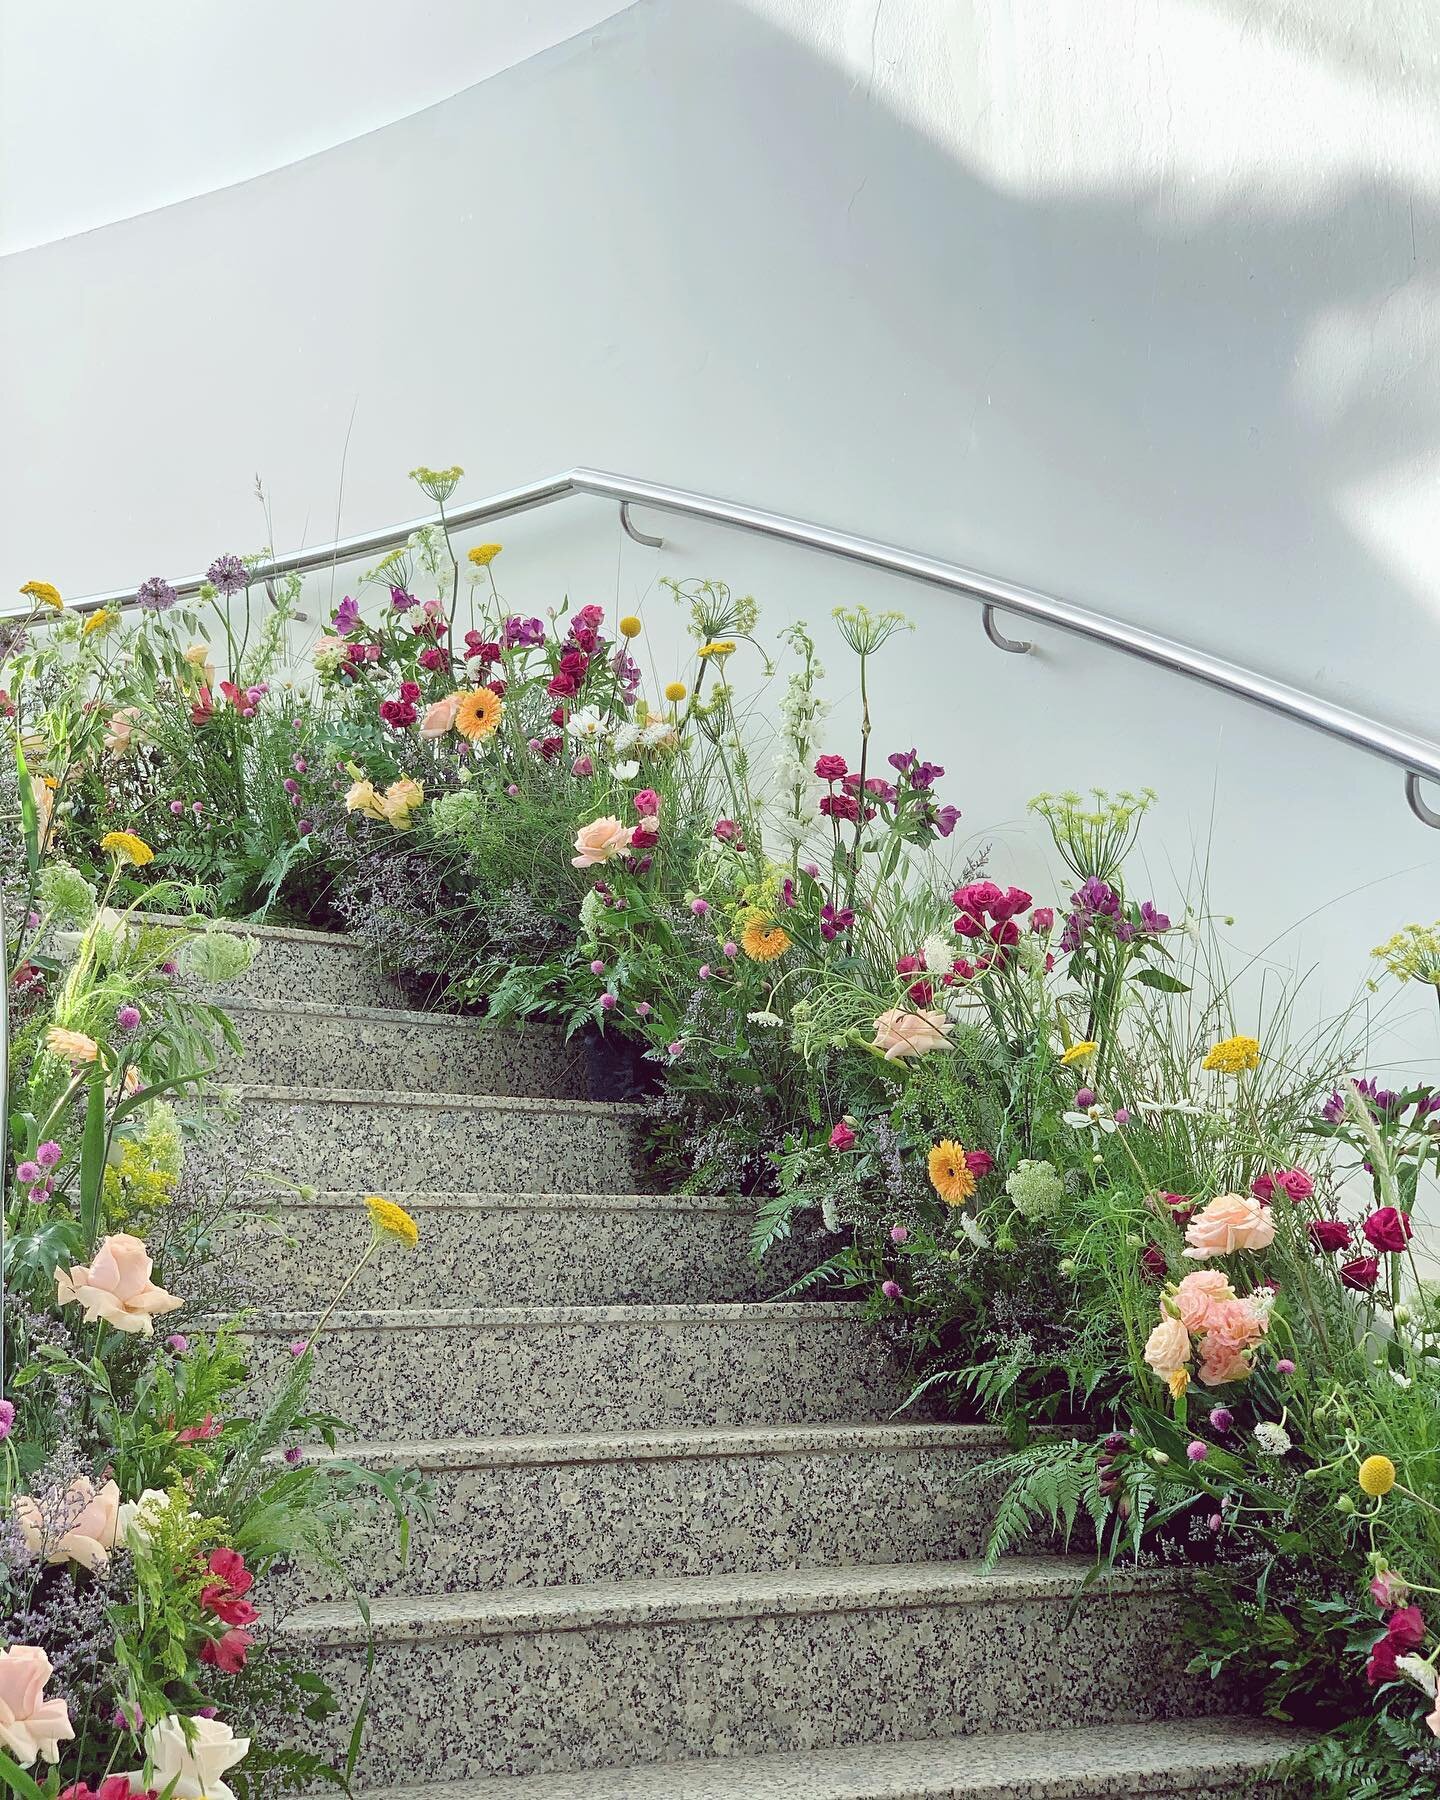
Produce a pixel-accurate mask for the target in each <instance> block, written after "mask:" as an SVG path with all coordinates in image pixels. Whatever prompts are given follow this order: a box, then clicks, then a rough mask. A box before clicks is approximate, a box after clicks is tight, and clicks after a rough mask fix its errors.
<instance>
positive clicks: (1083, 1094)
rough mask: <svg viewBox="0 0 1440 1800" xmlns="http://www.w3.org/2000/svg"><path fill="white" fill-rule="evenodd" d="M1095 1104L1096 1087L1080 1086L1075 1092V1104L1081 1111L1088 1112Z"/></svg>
mask: <svg viewBox="0 0 1440 1800" xmlns="http://www.w3.org/2000/svg"><path fill="white" fill-rule="evenodd" d="M1094 1104H1095V1090H1094V1088H1078V1089H1077V1090H1076V1093H1075V1106H1076V1109H1077V1110H1078V1111H1079V1112H1088V1111H1089V1110H1090V1108H1091V1107H1092V1106H1093V1105H1094Z"/></svg>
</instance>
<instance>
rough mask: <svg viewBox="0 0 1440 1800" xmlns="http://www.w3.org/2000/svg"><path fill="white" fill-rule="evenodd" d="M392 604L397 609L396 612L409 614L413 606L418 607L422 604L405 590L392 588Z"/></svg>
mask: <svg viewBox="0 0 1440 1800" xmlns="http://www.w3.org/2000/svg"><path fill="white" fill-rule="evenodd" d="M390 604H391V605H392V606H393V607H394V608H395V610H396V612H409V610H410V608H411V607H412V606H418V605H419V604H420V602H419V601H418V600H417V599H416V598H415V596H414V595H413V594H407V593H406V592H405V590H404V588H402V587H392V588H391V590H390Z"/></svg>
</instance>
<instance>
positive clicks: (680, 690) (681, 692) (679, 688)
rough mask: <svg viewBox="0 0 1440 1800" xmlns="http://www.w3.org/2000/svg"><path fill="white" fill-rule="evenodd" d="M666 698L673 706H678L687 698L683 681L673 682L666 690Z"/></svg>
mask: <svg viewBox="0 0 1440 1800" xmlns="http://www.w3.org/2000/svg"><path fill="white" fill-rule="evenodd" d="M665 698H666V699H667V700H668V701H670V702H671V704H672V705H676V706H678V705H679V703H680V702H681V701H682V700H683V699H684V698H685V683H684V682H683V681H672V682H671V683H670V685H669V686H668V687H667V688H666V689H665Z"/></svg>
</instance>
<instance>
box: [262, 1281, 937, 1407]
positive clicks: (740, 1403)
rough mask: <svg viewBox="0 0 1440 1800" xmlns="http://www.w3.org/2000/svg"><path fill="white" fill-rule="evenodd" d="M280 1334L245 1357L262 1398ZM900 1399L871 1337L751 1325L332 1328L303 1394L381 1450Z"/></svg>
mask: <svg viewBox="0 0 1440 1800" xmlns="http://www.w3.org/2000/svg"><path fill="white" fill-rule="evenodd" d="M444 1297H445V1296H443V1295H437V1298H444ZM807 1310H811V1311H816V1312H817V1313H818V1310H819V1309H818V1308H812V1309H807ZM283 1331H284V1335H283V1336H279V1335H275V1336H271V1335H269V1334H267V1335H266V1336H265V1337H264V1338H263V1339H262V1341H261V1342H260V1343H258V1344H257V1345H256V1348H255V1354H254V1358H253V1363H254V1368H255V1373H256V1376H257V1378H258V1380H259V1383H260V1385H261V1386H262V1387H265V1388H269V1387H271V1386H273V1384H274V1381H275V1379H276V1378H277V1375H279V1374H280V1373H282V1372H283V1369H284V1367H285V1366H286V1364H287V1361H288V1351H287V1349H286V1345H287V1344H288V1343H289V1341H290V1340H291V1338H292V1337H294V1336H295V1335H296V1333H295V1332H294V1331H293V1330H292V1329H291V1328H290V1327H289V1326H288V1325H287V1326H285V1327H284V1328H283ZM905 1393H906V1389H905V1387H904V1385H903V1384H902V1383H901V1382H900V1381H899V1380H898V1379H897V1376H896V1372H895V1370H894V1368H893V1365H892V1363H891V1361H890V1359H889V1357H888V1356H887V1354H886V1353H885V1351H884V1350H883V1348H882V1347H881V1345H880V1344H879V1342H878V1341H877V1339H876V1337H875V1334H874V1331H873V1328H871V1327H870V1326H867V1325H865V1324H863V1323H862V1322H859V1321H857V1322H856V1323H854V1324H851V1323H850V1322H849V1321H847V1320H839V1321H835V1322H830V1321H827V1320H825V1319H823V1318H820V1319H817V1321H816V1322H815V1323H813V1324H812V1323H809V1322H803V1323H801V1322H791V1321H788V1320H786V1321H782V1322H776V1323H770V1322H767V1321H764V1320H761V1319H758V1318H756V1317H754V1316H753V1315H745V1316H742V1317H740V1318H737V1319H735V1320H733V1321H727V1322H724V1323H709V1322H706V1323H699V1324H696V1323H657V1322H645V1323H639V1322H630V1321H627V1322H614V1321H608V1320H603V1319H592V1320H589V1321H587V1322H585V1323H583V1324H573V1325H566V1326H560V1325H554V1324H551V1325H470V1326H465V1327H451V1326H446V1325H443V1324H434V1325H430V1326H427V1327H425V1328H422V1329H418V1330H369V1329H355V1328H351V1327H348V1326H345V1327H341V1328H340V1329H338V1330H337V1329H336V1328H334V1327H333V1326H332V1327H330V1328H329V1329H327V1331H326V1333H325V1337H324V1339H323V1341H322V1343H321V1344H320V1346H319V1349H318V1351H317V1367H316V1370H315V1374H314V1378H313V1380H312V1383H311V1389H310V1394H311V1400H312V1402H313V1403H314V1404H316V1405H318V1406H321V1407H326V1408H330V1409H333V1410H334V1411H335V1412H337V1413H339V1414H340V1415H341V1416H342V1417H343V1418H345V1419H346V1420H348V1421H349V1423H350V1424H351V1425H352V1426H353V1427H354V1428H355V1430H356V1431H357V1432H358V1433H359V1434H360V1435H361V1436H368V1437H372V1438H382V1439H397V1438H398V1439H405V1438H440V1437H514V1436H524V1435H527V1434H542V1435H545V1434H551V1433H555V1432H567V1431H589V1432H597V1431H638V1430H645V1429H649V1430H665V1429H667V1428H670V1427H675V1426H701V1425H717V1426H728V1425H801V1424H813V1423H821V1422H825V1423H838V1422H841V1421H844V1420H850V1419H866V1418H869V1419H879V1418H884V1417H885V1416H886V1415H887V1414H888V1413H889V1412H891V1411H892V1410H893V1409H894V1408H895V1407H896V1406H898V1405H899V1404H900V1403H901V1401H902V1400H903V1399H904V1398H905Z"/></svg>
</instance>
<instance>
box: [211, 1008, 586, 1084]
mask: <svg viewBox="0 0 1440 1800" xmlns="http://www.w3.org/2000/svg"><path fill="white" fill-rule="evenodd" d="M309 997H310V996H309V995H308V993H305V992H304V991H303V990H302V991H300V992H297V994H296V995H295V998H297V999H308V998H309ZM233 1019H234V1024H235V1029H236V1030H237V1031H238V1032H239V1034H240V1036H241V1038H242V1039H243V1040H244V1045H245V1048H244V1051H243V1053H242V1054H240V1055H238V1056H237V1055H235V1054H233V1053H230V1054H228V1055H227V1056H226V1058H225V1061H224V1064H223V1065H222V1069H221V1074H222V1078H223V1079H224V1080H226V1081H236V1082H246V1081H249V1082H255V1083H259V1084H263V1085H270V1086H275V1085H286V1086H293V1087H321V1088H328V1087H349V1086H352V1085H355V1084H357V1083H358V1084H359V1085H360V1086H366V1087H403V1088H408V1089H411V1090H413V1091H415V1092H418V1093H426V1092H433V1093H439V1094H516V1095H520V1096H522V1097H528V1098H530V1099H537V1100H538V1099H560V1100H566V1099H574V1100H588V1099H591V1098H599V1097H600V1096H598V1095H593V1094H592V1086H591V1081H590V1070H589V1063H588V1059H587V1057H586V1053H585V1049H584V1046H583V1044H581V1043H579V1042H576V1041H572V1042H571V1043H570V1044H568V1045H567V1044H566V1042H565V1040H564V1038H563V1037H562V1036H561V1035H560V1033H559V1032H551V1031H545V1030H534V1031H529V1030H527V1031H524V1032H519V1031H514V1032H506V1033H504V1034H503V1035H502V1034H500V1033H498V1032H487V1031H483V1030H482V1029H481V1028H480V1026H479V1025H478V1023H475V1024H466V1025H457V1024H454V1023H453V1022H451V1021H450V1020H448V1019H446V1018H443V1017H440V1018H437V1019H436V1020H435V1021H434V1022H433V1023H431V1022H426V1023H423V1024H422V1023H421V1022H419V1021H417V1020H411V1019H405V1018H395V1019H384V1018H380V1019H377V1018H374V1017H372V1016H369V1015H368V1014H367V1013H366V1012H364V1011H363V1010H361V1011H357V1012H356V1013H355V1014H353V1015H352V1016H351V1017H348V1018H346V1017H338V1016H337V1017H326V1016H322V1015H317V1014H310V1013H303V1012H293V1013H281V1012H270V1011H268V1010H260V1009H257V1008H251V1007H243V1006H241V1007H236V1008H234V1009H233Z"/></svg>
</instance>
